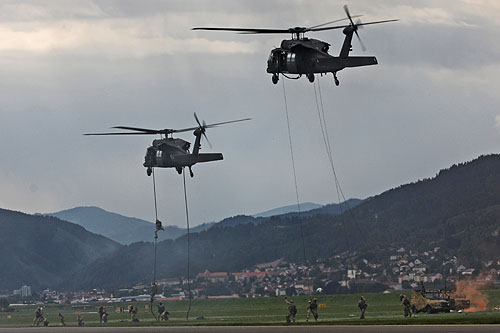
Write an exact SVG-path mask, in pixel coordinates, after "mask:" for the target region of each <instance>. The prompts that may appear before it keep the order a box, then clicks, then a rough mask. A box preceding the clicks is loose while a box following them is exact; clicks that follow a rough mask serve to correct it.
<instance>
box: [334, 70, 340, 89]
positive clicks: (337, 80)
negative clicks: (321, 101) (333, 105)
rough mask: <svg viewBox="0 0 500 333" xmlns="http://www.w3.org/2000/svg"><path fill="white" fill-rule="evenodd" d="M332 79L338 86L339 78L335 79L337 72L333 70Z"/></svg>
mask: <svg viewBox="0 0 500 333" xmlns="http://www.w3.org/2000/svg"><path fill="white" fill-rule="evenodd" d="M333 79H334V80H335V85H336V86H337V87H338V86H339V84H340V82H339V79H337V72H333Z"/></svg>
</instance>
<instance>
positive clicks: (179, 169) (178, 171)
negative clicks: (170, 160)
mask: <svg viewBox="0 0 500 333" xmlns="http://www.w3.org/2000/svg"><path fill="white" fill-rule="evenodd" d="M175 170H177V173H178V174H179V175H180V174H181V173H182V168H181V167H175Z"/></svg>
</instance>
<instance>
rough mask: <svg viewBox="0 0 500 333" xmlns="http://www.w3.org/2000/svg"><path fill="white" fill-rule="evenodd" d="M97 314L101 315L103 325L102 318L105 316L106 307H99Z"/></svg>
mask: <svg viewBox="0 0 500 333" xmlns="http://www.w3.org/2000/svg"><path fill="white" fill-rule="evenodd" d="M97 313H99V322H100V323H101V324H102V316H103V315H104V307H103V306H102V305H101V306H100V307H99V310H98V311H97Z"/></svg>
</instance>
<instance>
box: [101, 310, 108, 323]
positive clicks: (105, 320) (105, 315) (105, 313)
mask: <svg viewBox="0 0 500 333" xmlns="http://www.w3.org/2000/svg"><path fill="white" fill-rule="evenodd" d="M102 322H103V323H105V324H106V323H107V322H108V312H107V311H106V310H104V313H103V314H102Z"/></svg>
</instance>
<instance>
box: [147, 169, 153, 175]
mask: <svg viewBox="0 0 500 333" xmlns="http://www.w3.org/2000/svg"><path fill="white" fill-rule="evenodd" d="M152 172H153V169H151V167H149V168H147V170H146V174H147V175H148V177H149V176H151V173H152Z"/></svg>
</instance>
